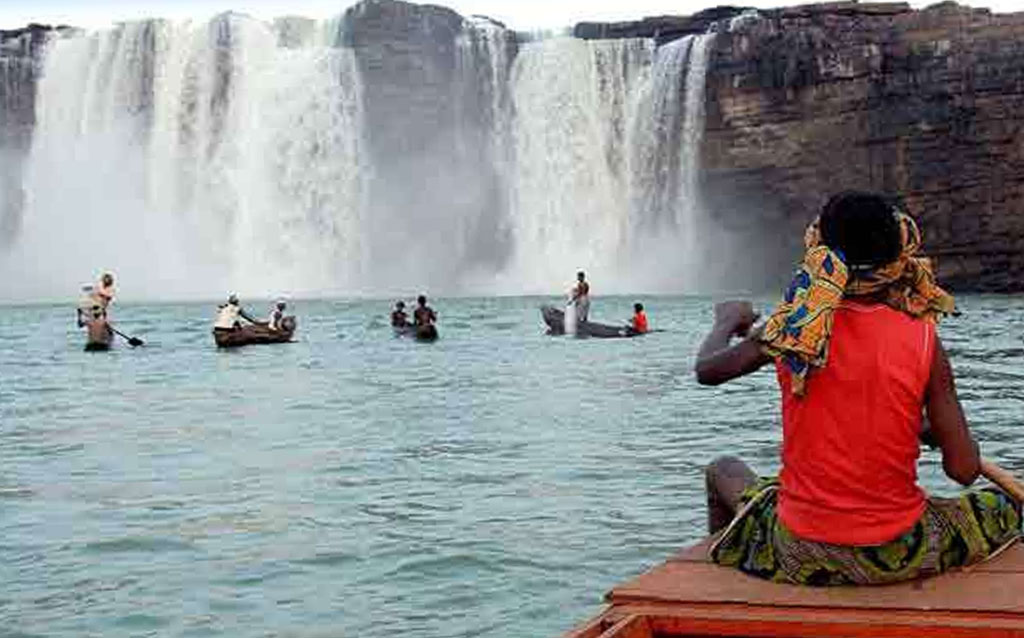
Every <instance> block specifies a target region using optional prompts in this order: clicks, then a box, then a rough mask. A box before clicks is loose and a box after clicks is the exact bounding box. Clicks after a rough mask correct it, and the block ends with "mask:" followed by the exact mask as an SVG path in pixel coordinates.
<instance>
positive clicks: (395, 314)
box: [391, 301, 409, 328]
mask: <svg viewBox="0 0 1024 638" xmlns="http://www.w3.org/2000/svg"><path fill="white" fill-rule="evenodd" d="M391 327H392V328H408V327H409V315H408V314H406V312H405V302H404V301H399V302H398V303H396V304H395V309H394V311H392V313H391Z"/></svg>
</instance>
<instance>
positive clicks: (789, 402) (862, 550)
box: [696, 192, 1021, 585]
mask: <svg viewBox="0 0 1024 638" xmlns="http://www.w3.org/2000/svg"><path fill="white" fill-rule="evenodd" d="M806 244H807V253H806V255H805V257H804V261H803V264H802V266H801V268H800V270H798V272H797V275H796V277H795V278H794V281H793V284H792V285H791V286H790V288H789V290H788V291H787V292H786V295H785V298H784V300H783V301H782V303H780V305H779V307H778V308H777V309H776V311H775V312H773V314H772V316H771V317H770V318H769V319H768V321H767V322H766V324H765V325H764V326H763V327H762V328H760V329H758V330H754V331H753V332H752V328H753V325H754V323H755V321H756V320H757V316H756V315H755V313H754V311H753V308H752V306H751V305H750V304H749V303H746V302H726V303H723V304H719V305H718V306H716V308H715V325H714V327H713V328H712V330H711V333H710V334H709V335H708V337H707V338H706V340H705V341H704V344H703V345H702V346H701V349H700V353H699V355H698V360H697V364H696V373H697V379H698V381H699V382H700V383H702V384H705V385H718V384H720V383H724V382H726V381H729V380H731V379H734V378H736V377H740V376H743V375H746V374H750V373H752V372H754V371H756V370H758V369H760V368H761V367H763V366H764V365H766V364H768V363H772V362H774V364H775V368H776V375H777V377H778V382H779V387H780V389H781V391H782V419H783V435H782V438H783V442H782V471H781V472H780V474H779V477H778V478H777V479H761V480H758V479H757V477H756V475H755V474H754V472H753V471H752V470H751V469H750V468H749V467H747V466H746V465H745V464H744V463H743V462H741V461H740V460H738V459H736V458H731V457H729V458H723V459H718V460H717V461H715V462H714V463H712V464H711V465H710V466H709V468H708V472H707V488H708V506H709V513H708V524H709V528H710V531H711V532H712V533H717V532H721V534H720V535H719V538H718V540H717V541H716V543H715V545H714V546H713V549H712V558H713V559H714V560H715V561H716V562H718V563H720V564H723V565H730V566H734V567H736V568H738V569H740V570H742V571H745V572H747V573H750V574H753V575H756V576H759V577H762V578H767V579H771V580H775V581H779V582H790V583H797V584H809V585H840V584H874V583H885V582H894V581H899V580H906V579H910V578H916V577H920V576H926V575H930V574H934V573H938V572H941V571H944V570H946V569H949V568H952V567H957V566H962V565H967V564H970V563H973V562H977V561H979V560H982V559H983V558H985V557H986V556H988V555H989V554H991V553H992V552H994V551H997V550H998V548H999V547H1000V546H1002V545H1003V544H1005V543H1007V542H1011V541H1012V540H1013V539H1015V538H1016V537H1017V536H1018V535H1019V533H1020V525H1021V516H1020V505H1019V504H1017V503H1014V502H1013V501H1012V500H1011V499H1010V497H1009V496H1007V495H1006V494H1004V493H1002V492H1001V491H999V490H997V489H994V488H987V489H983V490H973V491H970V492H967V493H966V494H965V495H964V497H963V498H961V499H953V500H949V499H938V498H928V497H927V495H926V494H925V493H924V492H923V490H921V488H920V487H918V485H917V459H918V456H919V450H920V438H921V436H922V434H923V431H924V425H925V420H924V418H923V413H926V414H927V423H929V424H930V432H931V435H932V436H933V437H934V439H935V441H936V442H937V444H938V447H939V448H940V449H941V451H942V460H943V467H944V469H945V471H946V474H947V475H948V476H949V477H950V478H952V479H953V480H955V481H957V482H958V483H961V484H963V485H970V484H971V483H973V482H974V481H975V479H976V478H977V477H978V474H979V465H980V457H979V453H978V445H977V443H976V442H975V441H974V439H973V437H972V436H971V434H970V431H969V429H968V427H967V422H966V420H965V418H964V415H963V411H962V409H961V407H960V403H959V401H958V399H957V396H956V389H955V384H954V381H953V374H952V371H951V368H950V365H949V360H948V358H947V357H946V353H945V350H944V349H943V347H942V342H941V340H940V339H939V337H938V334H937V333H936V330H935V324H936V323H937V321H938V319H939V317H940V316H941V315H943V314H945V313H949V312H951V311H952V310H953V303H952V297H950V296H949V295H948V294H946V293H945V291H943V290H942V289H941V288H939V287H938V286H937V285H935V283H934V278H933V277H932V273H931V269H930V264H929V263H928V261H927V260H926V259H924V258H922V257H920V256H918V255H917V250H918V248H919V246H920V234H919V233H918V231H917V227H916V225H915V224H914V222H913V220H911V219H910V218H909V217H908V216H906V215H905V214H903V213H901V212H900V211H899V210H898V209H896V208H895V207H894V206H893V205H892V204H891V203H890V202H888V201H887V200H886V199H884V198H883V197H881V196H878V195H874V194H870V193H855V192H849V193H842V194H840V195H837V196H835V197H833V198H832V199H831V200H830V201H829V202H828V204H826V206H825V208H824V210H823V212H822V214H821V217H820V218H819V219H818V220H816V221H815V223H814V224H812V226H811V227H810V228H809V229H808V233H807V237H806ZM733 337H741V338H742V341H740V342H738V343H736V344H734V345H730V341H731V339H732V338H733Z"/></svg>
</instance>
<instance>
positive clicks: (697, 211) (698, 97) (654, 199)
mask: <svg viewBox="0 0 1024 638" xmlns="http://www.w3.org/2000/svg"><path fill="white" fill-rule="evenodd" d="M714 38H715V35H714V34H713V33H709V34H703V35H692V36H687V37H684V38H681V39H679V40H675V41H673V42H670V43H668V44H666V45H664V46H662V47H661V48H660V49H658V53H657V56H656V58H655V62H654V70H653V72H652V73H651V77H650V80H649V81H648V83H647V84H646V85H645V86H644V87H642V88H641V90H640V97H639V99H638V102H637V108H636V111H635V114H634V119H633V122H632V127H631V130H632V135H633V140H632V141H633V144H632V145H631V152H632V155H631V169H632V172H631V174H630V179H631V182H630V193H631V196H632V200H631V202H630V205H631V211H630V212H631V224H630V227H631V230H632V234H631V242H632V248H633V250H632V253H631V258H632V259H633V260H634V261H633V267H634V269H636V271H638V272H639V273H642V276H643V277H644V280H645V281H646V282H647V283H648V284H649V285H653V286H654V287H656V288H658V287H661V286H665V285H667V286H669V287H670V288H671V287H673V286H675V287H677V288H678V287H679V285H680V284H682V285H683V286H684V287H692V286H694V285H695V284H696V283H697V279H698V278H699V276H700V273H699V272H698V270H699V268H698V264H699V263H700V262H701V255H700V254H699V253H700V250H699V243H698V237H699V235H700V234H701V230H702V229H701V228H700V221H701V210H702V206H701V202H700V188H699V180H700V149H701V142H702V141H703V137H704V108H705V107H704V101H705V82H706V75H707V64H708V51H709V48H710V46H711V44H712V42H713V41H714ZM666 276H667V277H668V279H666Z"/></svg>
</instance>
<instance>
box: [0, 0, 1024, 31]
mask: <svg viewBox="0 0 1024 638" xmlns="http://www.w3.org/2000/svg"><path fill="white" fill-rule="evenodd" d="M802 1H806V0H767V1H766V0H732V3H733V4H743V5H749V6H757V7H773V6H781V5H787V4H801V3H802ZM727 3H728V0H719V1H717V2H715V1H714V0H712V1H710V2H709V1H707V0H630V1H629V2H623V1H622V0H441V1H439V2H436V4H444V5H446V6H449V7H451V8H453V9H455V10H456V11H459V12H460V13H462V14H465V15H468V14H472V13H482V14H485V15H488V16H491V17H493V18H496V19H498V20H502V21H503V22H506V23H507V24H508V25H509V26H511V27H514V28H518V29H530V28H556V27H560V26H567V25H571V24H574V23H575V22H578V21H580V20H628V19H633V18H637V17H642V16H645V15H661V14H683V15H685V14H690V13H694V12H697V11H700V10H701V9H704V8H707V7H710V6H715V5H717V4H727ZM351 4H353V2H351V1H350V0H291V1H286V0H31V1H26V0H0V28H13V27H17V26H22V25H24V24H27V23H28V22H44V23H51V24H56V23H65V24H73V25H77V26H85V27H100V26H104V25H106V24H109V23H110V22H111V21H116V20H124V19H132V18H144V17H165V18H187V17H207V16H209V15H212V14H214V13H217V12H220V11H225V10H229V9H233V10H236V11H242V12H245V13H249V14H252V15H255V16H257V17H274V16H281V15H304V16H309V17H332V16H336V15H338V14H340V13H341V12H342V11H343V10H344V9H345V7H347V6H349V5H351ZM912 4H914V5H915V6H924V5H926V4H930V1H929V2H912ZM963 4H970V5H972V6H985V7H989V8H991V9H993V10H994V11H999V12H1008V11H1021V10H1024V0H972V1H969V2H963Z"/></svg>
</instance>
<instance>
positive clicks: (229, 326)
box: [213, 295, 259, 331]
mask: <svg viewBox="0 0 1024 638" xmlns="http://www.w3.org/2000/svg"><path fill="white" fill-rule="evenodd" d="M240 318H241V319H245V320H246V321H248V322H249V323H259V322H257V321H256V320H255V319H253V318H252V317H250V316H249V314H248V313H246V312H245V310H244V309H243V308H242V306H241V305H240V304H239V302H238V297H237V296H236V295H231V296H230V297H228V302H227V303H226V304H224V305H221V306H218V307H217V321H216V322H215V323H214V324H213V329H214V330H229V331H230V330H240V329H241V328H242V322H241V321H240Z"/></svg>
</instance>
